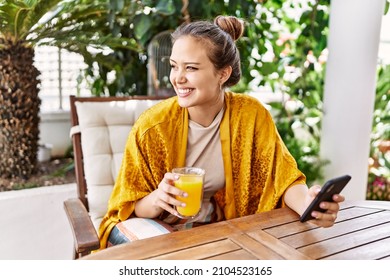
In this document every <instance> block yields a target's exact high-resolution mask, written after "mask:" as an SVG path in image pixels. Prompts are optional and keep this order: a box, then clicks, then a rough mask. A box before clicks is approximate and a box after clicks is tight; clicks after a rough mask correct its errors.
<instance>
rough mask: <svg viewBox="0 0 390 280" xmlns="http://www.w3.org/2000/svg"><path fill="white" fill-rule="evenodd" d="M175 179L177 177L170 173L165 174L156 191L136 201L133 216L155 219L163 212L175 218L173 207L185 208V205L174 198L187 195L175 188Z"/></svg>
mask: <svg viewBox="0 0 390 280" xmlns="http://www.w3.org/2000/svg"><path fill="white" fill-rule="evenodd" d="M177 179H178V177H177V175H174V174H173V173H170V172H167V173H165V175H164V178H163V179H162V180H161V182H160V183H159V184H158V187H157V189H156V190H155V191H153V192H152V193H150V194H149V195H147V196H145V197H144V198H142V199H140V200H139V201H137V203H136V205H135V214H136V215H137V216H138V217H143V218H155V217H157V216H159V215H160V214H161V212H162V211H164V210H165V211H167V212H169V213H171V214H172V215H175V216H177V215H178V213H177V211H176V210H175V206H181V207H185V204H184V203H183V202H181V201H179V200H177V199H176V198H175V197H176V196H182V197H186V196H187V195H188V194H187V193H186V192H183V191H182V190H180V189H178V188H176V187H175V185H174V182H175V180H177ZM150 206H152V207H150Z"/></svg>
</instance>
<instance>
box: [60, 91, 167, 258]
mask: <svg viewBox="0 0 390 280" xmlns="http://www.w3.org/2000/svg"><path fill="white" fill-rule="evenodd" d="M164 98H166V97H154V96H132V97H75V96H71V97H70V108H71V122H72V129H71V137H72V143H73V151H74V162H75V173H76V182H77V195H78V197H77V198H72V199H68V200H66V201H65V202H64V208H65V212H66V214H67V217H68V219H69V222H70V225H71V228H72V232H73V237H74V246H75V250H74V258H79V257H81V256H85V255H87V254H89V253H90V252H91V251H93V250H96V249H98V248H99V239H98V235H97V229H98V227H99V224H100V222H101V220H102V218H103V216H104V214H105V213H106V211H107V203H108V199H109V196H110V194H111V191H112V188H113V185H114V182H115V179H116V175H117V173H118V171H119V168H120V165H121V161H122V156H123V152H124V148H125V143H126V140H127V137H128V134H129V132H130V130H131V127H132V126H133V124H134V122H135V121H136V120H137V118H138V117H139V115H140V114H141V113H142V112H143V111H144V110H145V109H147V108H149V107H151V106H153V105H154V104H156V103H158V102H160V101H161V99H164Z"/></svg>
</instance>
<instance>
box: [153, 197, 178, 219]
mask: <svg viewBox="0 0 390 280" xmlns="http://www.w3.org/2000/svg"><path fill="white" fill-rule="evenodd" d="M157 204H158V206H159V207H160V208H161V209H164V210H165V211H167V212H169V213H171V214H172V215H175V216H177V215H178V213H177V211H176V209H175V208H173V207H171V206H170V205H169V204H168V203H166V202H164V201H163V200H160V201H158V203H157Z"/></svg>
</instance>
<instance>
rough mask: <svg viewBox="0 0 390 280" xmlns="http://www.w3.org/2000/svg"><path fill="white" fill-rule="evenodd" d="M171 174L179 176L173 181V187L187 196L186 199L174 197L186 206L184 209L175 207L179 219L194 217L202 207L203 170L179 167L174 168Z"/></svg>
mask: <svg viewBox="0 0 390 280" xmlns="http://www.w3.org/2000/svg"><path fill="white" fill-rule="evenodd" d="M172 173H173V174H175V175H178V176H179V179H178V180H176V181H175V187H176V188H178V189H180V190H183V191H185V192H186V193H187V194H188V196H187V197H181V196H177V197H176V199H177V200H180V201H182V202H184V203H185V204H186V206H185V207H180V206H176V210H177V212H178V213H179V217H180V218H182V219H189V218H194V217H196V216H197V215H198V214H199V212H200V208H201V206H202V199H203V181H204V175H205V170H204V169H202V168H198V167H180V168H174V169H173V170H172Z"/></svg>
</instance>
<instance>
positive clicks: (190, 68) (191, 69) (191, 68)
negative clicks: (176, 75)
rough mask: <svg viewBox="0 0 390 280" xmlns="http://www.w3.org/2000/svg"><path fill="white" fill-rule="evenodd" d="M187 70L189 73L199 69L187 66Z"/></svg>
mask: <svg viewBox="0 0 390 280" xmlns="http://www.w3.org/2000/svg"><path fill="white" fill-rule="evenodd" d="M187 70H189V71H195V70H198V68H196V67H194V66H187Z"/></svg>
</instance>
